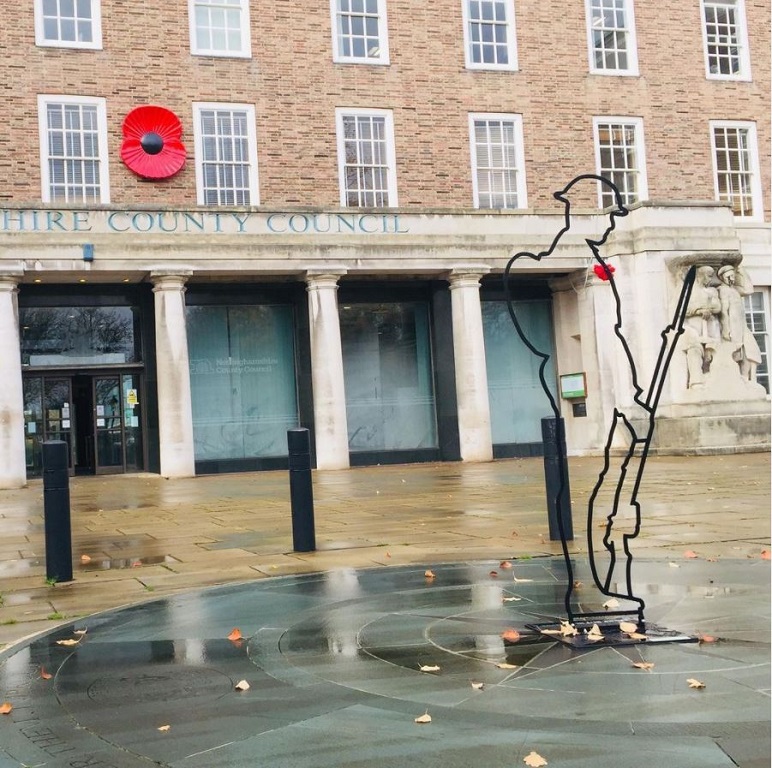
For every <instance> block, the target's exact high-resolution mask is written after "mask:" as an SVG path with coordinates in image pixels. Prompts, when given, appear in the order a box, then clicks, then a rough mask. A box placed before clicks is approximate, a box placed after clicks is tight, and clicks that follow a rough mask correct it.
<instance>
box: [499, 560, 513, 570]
mask: <svg viewBox="0 0 772 768" xmlns="http://www.w3.org/2000/svg"><path fill="white" fill-rule="evenodd" d="M511 567H512V563H510V562H509V560H502V561H501V562H500V563H499V568H504V569H505V570H506V569H507V568H511Z"/></svg>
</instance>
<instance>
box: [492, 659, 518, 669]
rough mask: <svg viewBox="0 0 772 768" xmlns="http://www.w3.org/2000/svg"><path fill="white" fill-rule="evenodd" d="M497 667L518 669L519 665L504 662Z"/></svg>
mask: <svg viewBox="0 0 772 768" xmlns="http://www.w3.org/2000/svg"><path fill="white" fill-rule="evenodd" d="M496 667H497V668H498V669H517V664H509V663H508V662H506V661H502V662H501V663H500V664H497V665H496Z"/></svg>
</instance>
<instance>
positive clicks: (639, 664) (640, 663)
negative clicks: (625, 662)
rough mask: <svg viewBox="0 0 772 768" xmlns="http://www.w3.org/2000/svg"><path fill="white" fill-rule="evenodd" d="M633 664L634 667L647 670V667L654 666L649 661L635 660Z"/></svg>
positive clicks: (651, 667)
mask: <svg viewBox="0 0 772 768" xmlns="http://www.w3.org/2000/svg"><path fill="white" fill-rule="evenodd" d="M633 666H634V667H635V668H636V669H645V670H649V669H653V668H654V663H653V662H651V661H636V662H634V663H633Z"/></svg>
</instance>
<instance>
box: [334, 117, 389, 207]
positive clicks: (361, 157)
mask: <svg viewBox="0 0 772 768" xmlns="http://www.w3.org/2000/svg"><path fill="white" fill-rule="evenodd" d="M335 115H336V119H337V130H338V173H339V177H340V204H341V205H344V206H349V207H353V208H383V207H394V206H396V205H397V179H396V161H395V157H394V124H393V121H392V115H391V111H390V110H384V109H378V110H375V109H374V110H360V109H337V110H336V111H335Z"/></svg>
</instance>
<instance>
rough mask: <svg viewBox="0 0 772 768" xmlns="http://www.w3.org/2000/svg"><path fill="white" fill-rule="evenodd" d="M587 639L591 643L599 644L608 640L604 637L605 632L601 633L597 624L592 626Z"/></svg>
mask: <svg viewBox="0 0 772 768" xmlns="http://www.w3.org/2000/svg"><path fill="white" fill-rule="evenodd" d="M586 637H587V639H588V640H589V641H590V642H591V643H599V642H600V641H601V640H605V639H606V638H605V637H604V635H603V632H601V631H600V627H599V626H598V625H597V624H593V625H592V627H591V628H590V631H589V632H588V633H587V635H586Z"/></svg>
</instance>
